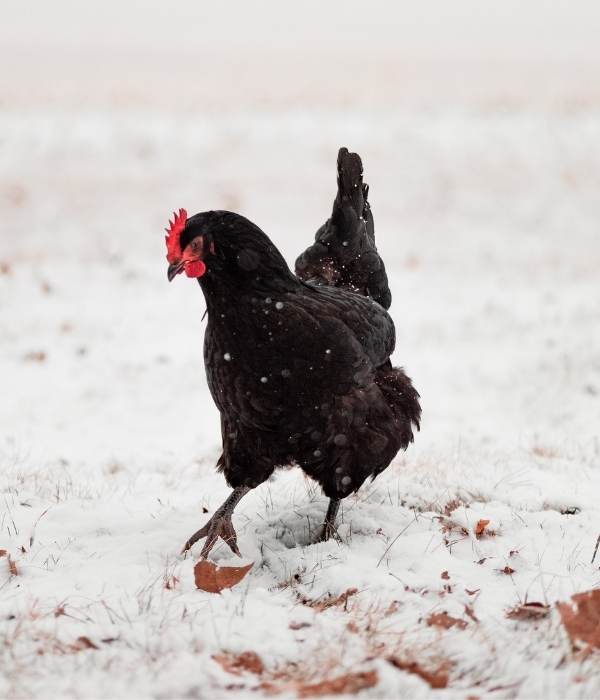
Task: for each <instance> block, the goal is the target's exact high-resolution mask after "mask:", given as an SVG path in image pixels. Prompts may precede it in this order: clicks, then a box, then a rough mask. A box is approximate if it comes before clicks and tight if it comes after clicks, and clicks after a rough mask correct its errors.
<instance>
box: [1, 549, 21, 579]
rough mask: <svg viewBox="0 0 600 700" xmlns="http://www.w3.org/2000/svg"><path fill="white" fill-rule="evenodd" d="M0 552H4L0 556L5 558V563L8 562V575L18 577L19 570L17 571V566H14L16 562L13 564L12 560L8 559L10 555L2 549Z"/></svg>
mask: <svg viewBox="0 0 600 700" xmlns="http://www.w3.org/2000/svg"><path fill="white" fill-rule="evenodd" d="M2 552H4V554H2V555H1V556H5V557H6V559H7V561H8V572H9V574H10V575H11V576H18V575H19V570H18V569H17V564H16V562H15V561H14V560H13V559H11V558H10V554H9V553H8V552H7V551H6V550H5V549H3V550H2Z"/></svg>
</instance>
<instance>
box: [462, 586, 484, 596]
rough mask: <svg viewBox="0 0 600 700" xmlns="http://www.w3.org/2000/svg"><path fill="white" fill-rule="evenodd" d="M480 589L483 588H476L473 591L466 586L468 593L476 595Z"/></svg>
mask: <svg viewBox="0 0 600 700" xmlns="http://www.w3.org/2000/svg"><path fill="white" fill-rule="evenodd" d="M480 590H481V588H476V589H475V590H474V591H471V590H469V589H468V588H465V592H466V593H467V595H475V593H479V591H480Z"/></svg>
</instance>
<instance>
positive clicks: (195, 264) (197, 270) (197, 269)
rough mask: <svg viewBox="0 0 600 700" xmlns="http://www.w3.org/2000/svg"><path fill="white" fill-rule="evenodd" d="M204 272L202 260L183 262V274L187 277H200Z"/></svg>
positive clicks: (204, 267)
mask: <svg viewBox="0 0 600 700" xmlns="http://www.w3.org/2000/svg"><path fill="white" fill-rule="evenodd" d="M205 272H206V265H205V264H204V262H203V261H202V260H192V261H191V262H186V264H185V274H186V275H187V276H188V277H202V275H203V274H204V273H205Z"/></svg>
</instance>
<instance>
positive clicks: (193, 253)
mask: <svg viewBox="0 0 600 700" xmlns="http://www.w3.org/2000/svg"><path fill="white" fill-rule="evenodd" d="M187 229H188V219H187V212H186V210H185V209H180V210H179V212H178V213H173V221H169V228H168V229H165V231H166V232H167V235H166V237H165V242H166V244H167V260H168V261H169V269H168V271H167V276H168V278H169V282H170V281H171V280H172V279H173V278H174V277H175V276H176V275H178V274H180V273H181V272H185V274H186V275H187V276H188V277H202V275H203V274H204V273H205V272H206V263H205V262H204V256H205V249H204V248H205V241H204V237H203V236H202V234H201V233H199V234H198V235H192V236H191V237H190V235H189V233H190V232H188V231H187ZM213 252H214V246H213Z"/></svg>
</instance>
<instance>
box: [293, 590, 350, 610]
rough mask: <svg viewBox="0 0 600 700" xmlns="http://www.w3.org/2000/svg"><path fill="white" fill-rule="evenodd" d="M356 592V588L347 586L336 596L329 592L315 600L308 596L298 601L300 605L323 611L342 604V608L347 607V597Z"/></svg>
mask: <svg viewBox="0 0 600 700" xmlns="http://www.w3.org/2000/svg"><path fill="white" fill-rule="evenodd" d="M357 593H358V588H348V589H347V590H345V591H344V592H343V593H340V595H338V596H332V595H331V594H329V595H328V596H327V597H323V598H317V599H316V600H311V599H310V598H303V599H302V600H301V601H300V602H301V603H302V605H307V606H308V607H309V608H313V609H315V610H317V611H318V612H323V610H327V609H328V608H334V607H339V606H340V605H343V606H344V610H347V609H348V598H350V597H352V596H354V595H356V594H357Z"/></svg>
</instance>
